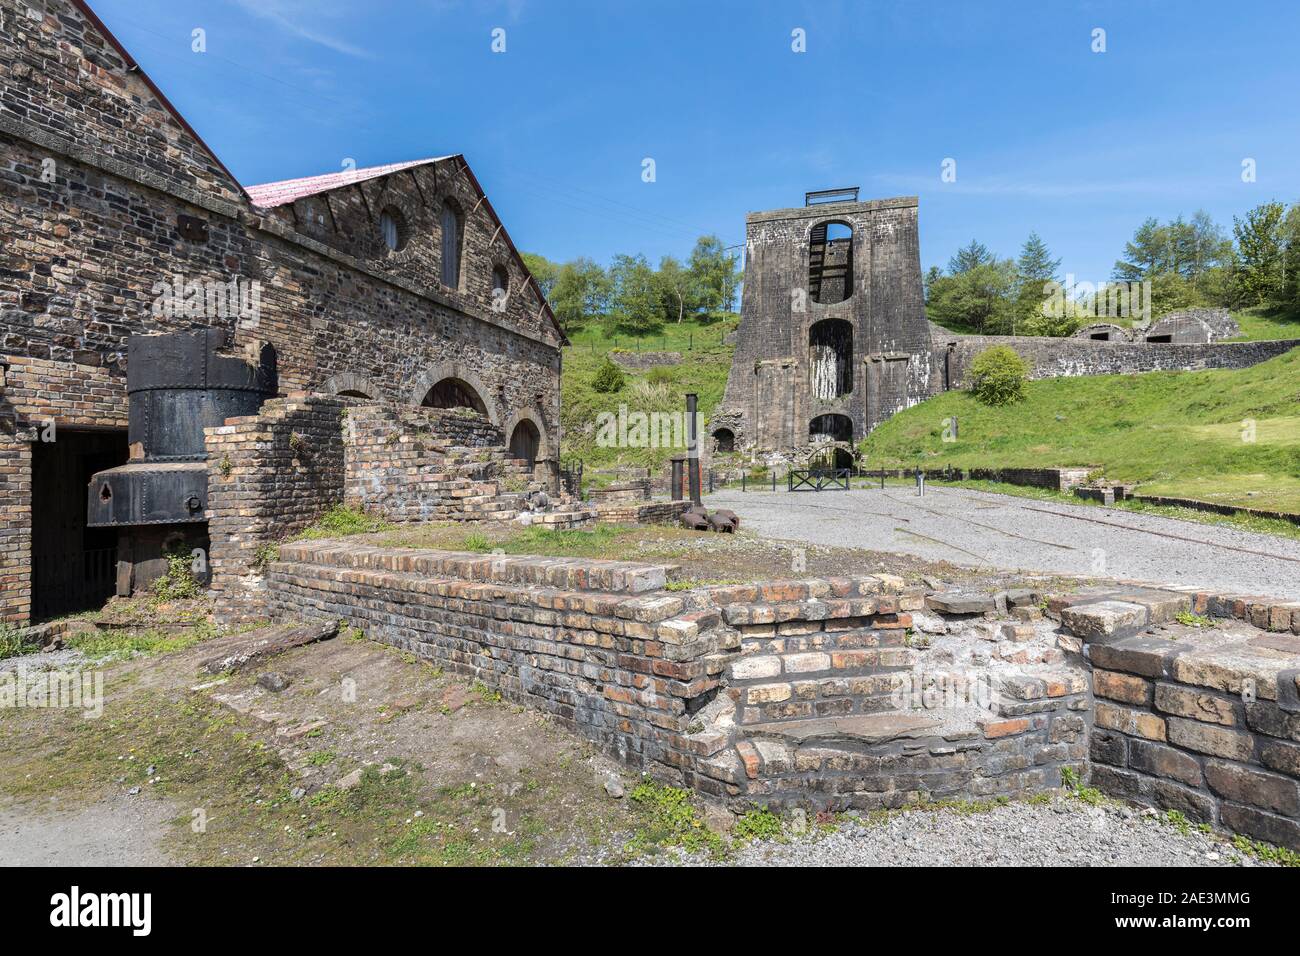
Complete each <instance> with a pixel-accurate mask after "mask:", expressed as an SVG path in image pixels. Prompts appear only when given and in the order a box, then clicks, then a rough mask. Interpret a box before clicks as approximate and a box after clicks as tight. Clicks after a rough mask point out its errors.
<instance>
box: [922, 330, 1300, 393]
mask: <svg viewBox="0 0 1300 956" xmlns="http://www.w3.org/2000/svg"><path fill="white" fill-rule="evenodd" d="M945 342H946V345H945ZM995 345H1006V346H1009V347H1011V348H1012V349H1014V350H1015V351H1016V352H1017V353H1018V354H1019V355H1020V357H1021V358H1023V359H1025V360H1026V361H1027V362H1028V363H1029V367H1030V370H1029V377H1030V378H1031V379H1041V378H1059V377H1066V376H1075V375H1131V374H1134V373H1139V372H1180V371H1198V370H1201V369H1214V368H1248V367H1250V366H1252V365H1258V364H1259V363H1260V362H1264V361H1267V360H1268V359H1271V358H1273V357H1275V356H1278V355H1282V354H1284V353H1285V352H1289V351H1290V350H1291V349H1293V348H1295V347H1296V346H1298V345H1300V340H1297V339H1288V340H1285V341H1272V342H1215V343H1211V344H1203V345H1170V344H1159V343H1146V342H1103V341H1092V340H1088V339H1075V338H1052V337H1047V336H1043V337H1031V336H1011V335H1005V336H1003V335H989V336H951V335H950V337H949V338H948V339H946V340H938V339H936V341H935V351H934V361H935V363H936V365H935V379H936V383H937V387H938V389H939V390H943V389H944V388H949V389H953V388H967V387H968V386H969V384H970V381H969V373H970V365H971V363H972V362H973V361H974V360H975V356H977V355H979V354H980V353H981V352H983V351H984V350H985V349H988V348H992V347H993V346H995Z"/></svg>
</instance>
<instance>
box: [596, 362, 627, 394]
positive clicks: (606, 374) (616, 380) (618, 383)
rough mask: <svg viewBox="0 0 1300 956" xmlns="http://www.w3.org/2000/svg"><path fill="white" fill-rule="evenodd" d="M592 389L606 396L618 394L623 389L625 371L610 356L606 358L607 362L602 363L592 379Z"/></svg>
mask: <svg viewBox="0 0 1300 956" xmlns="http://www.w3.org/2000/svg"><path fill="white" fill-rule="evenodd" d="M591 387H592V388H593V389H595V390H596V391H598V392H601V393H604V394H608V393H610V392H617V391H618V390H619V389H620V388H622V387H623V370H622V369H621V368H619V367H618V366H617V365H615V364H614V363H613V361H611V359H610V358H609V356H608V355H607V356H605V361H603V362H601V363H600V365H599V366H598V367H597V369H596V374H595V375H593V376H592V377H591Z"/></svg>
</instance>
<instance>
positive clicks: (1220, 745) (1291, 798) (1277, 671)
mask: <svg viewBox="0 0 1300 956" xmlns="http://www.w3.org/2000/svg"><path fill="white" fill-rule="evenodd" d="M1178 608H1179V609H1185V610H1189V611H1194V612H1196V613H1198V614H1203V615H1211V616H1213V617H1218V618H1226V619H1229V620H1230V619H1232V618H1237V619H1240V620H1242V621H1248V622H1250V623H1251V624H1252V626H1253V627H1262V628H1265V629H1271V631H1272V632H1273V633H1264V634H1260V633H1259V632H1257V631H1253V630H1245V629H1242V630H1239V631H1236V632H1234V631H1232V630H1231V629H1227V630H1224V629H1220V628H1216V629H1214V630H1212V631H1206V632H1205V633H1204V634H1201V633H1199V632H1193V633H1190V634H1188V633H1180V634H1179V635H1178V636H1177V640H1173V639H1171V638H1169V637H1165V636H1162V635H1161V633H1160V632H1159V631H1156V632H1147V633H1138V631H1139V630H1141V628H1142V627H1143V625H1145V624H1147V623H1154V621H1155V618H1153V614H1154V615H1155V617H1156V618H1158V617H1159V616H1160V615H1159V614H1158V613H1157V609H1156V608H1154V607H1153V608H1149V609H1146V610H1145V612H1144V609H1143V608H1142V607H1141V606H1139V605H1135V604H1132V603H1131V602H1124V601H1119V602H1108V603H1107V604H1106V605H1100V604H1091V605H1090V604H1087V603H1075V604H1073V605H1071V606H1068V607H1065V608H1063V609H1062V611H1061V615H1062V621H1063V622H1064V623H1065V624H1066V626H1067V627H1070V628H1071V629H1073V630H1074V631H1075V632H1076V633H1078V634H1080V635H1081V636H1082V637H1083V639H1084V641H1085V654H1086V656H1087V658H1088V660H1089V661H1090V663H1091V665H1092V667H1093V679H1094V685H1095V693H1096V696H1097V702H1096V711H1095V720H1096V727H1095V730H1094V732H1093V736H1092V745H1091V759H1092V770H1091V773H1092V778H1091V779H1092V782H1093V784H1094V785H1095V786H1097V787H1098V788H1100V789H1101V790H1103V791H1104V792H1106V793H1109V794H1111V795H1113V796H1117V797H1122V798H1124V799H1128V800H1133V801H1135V802H1138V803H1144V804H1147V805H1153V806H1158V807H1162V808H1165V809H1169V810H1177V811H1179V812H1181V813H1183V814H1185V815H1186V816H1187V818H1188V819H1189V820H1192V821H1195V822H1203V823H1209V824H1214V825H1219V826H1222V827H1225V828H1227V829H1229V830H1232V831H1235V832H1237V833H1244V834H1247V835H1248V836H1251V837H1255V838H1257V839H1261V840H1267V841H1269V842H1271V843H1277V844H1280V845H1282V846H1286V847H1290V848H1292V849H1300V667H1298V666H1297V664H1300V637H1296V636H1294V635H1296V634H1300V604H1297V603H1294V602H1279V601H1275V600H1272V599H1267V598H1255V597H1249V596H1244V595H1217V594H1210V593H1206V592H1197V591H1195V590H1193V589H1187V593H1186V595H1185V596H1184V597H1183V598H1182V599H1181V600H1180V602H1179V604H1178ZM1165 610H1166V616H1167V614H1169V613H1172V610H1170V609H1169V608H1166V609H1165ZM1102 621H1109V622H1110V624H1109V625H1107V626H1105V627H1098V626H1096V625H1097V624H1098V623H1099V622H1102Z"/></svg>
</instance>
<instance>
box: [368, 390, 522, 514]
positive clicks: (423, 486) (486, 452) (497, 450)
mask: <svg viewBox="0 0 1300 956" xmlns="http://www.w3.org/2000/svg"><path fill="white" fill-rule="evenodd" d="M503 442H504V436H503V434H502V432H501V430H500V429H499V428H497V427H496V426H494V425H493V424H492V423H491V422H489V421H487V419H485V418H483V417H482V416H478V415H472V414H468V413H466V412H465V411H464V410H463V409H462V410H442V409H431V408H412V407H404V406H400V405H364V406H360V407H356V408H352V409H350V410H349V412H348V417H347V430H346V436H345V445H346V453H345V468H346V475H345V489H346V490H345V497H346V502H347V504H348V505H350V506H352V507H354V508H358V509H360V510H362V511H365V512H368V513H370V514H375V515H380V516H382V517H383V518H385V519H386V520H389V521H397V522H405V521H447V520H453V521H481V520H489V519H505V518H512V517H514V516H515V515H516V514H517V513H518V512H519V511H520V509H521V508H522V507H523V502H522V498H521V496H522V494H523V493H524V492H527V491H530V490H538V489H540V487H541V486H540V485H539V484H536V483H535V482H534V481H533V474H532V469H530V468H528V467H527V465H526V463H524V462H522V461H518V460H516V459H514V458H512V457H511V456H510V453H509V450H508V449H507V448H505V446H504V444H503Z"/></svg>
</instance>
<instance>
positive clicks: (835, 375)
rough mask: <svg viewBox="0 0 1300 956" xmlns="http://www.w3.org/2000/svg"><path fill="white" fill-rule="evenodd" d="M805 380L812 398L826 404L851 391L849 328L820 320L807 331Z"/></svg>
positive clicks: (841, 324) (851, 352) (838, 321)
mask: <svg viewBox="0 0 1300 956" xmlns="http://www.w3.org/2000/svg"><path fill="white" fill-rule="evenodd" d="M808 377H809V383H808V384H809V386H810V387H811V389H812V393H813V397H814V398H819V399H822V400H823V401H829V400H830V399H834V398H839V397H840V396H841V395H847V394H849V392H851V391H853V326H852V325H850V324H849V323H848V322H846V321H844V320H843V319H822V320H821V321H820V322H816V323H814V324H813V326H812V328H810V329H809V330H808Z"/></svg>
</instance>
